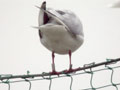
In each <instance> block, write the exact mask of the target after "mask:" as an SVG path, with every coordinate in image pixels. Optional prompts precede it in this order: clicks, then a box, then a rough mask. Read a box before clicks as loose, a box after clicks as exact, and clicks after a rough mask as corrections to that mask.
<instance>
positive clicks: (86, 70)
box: [0, 58, 120, 90]
mask: <svg viewBox="0 0 120 90" xmlns="http://www.w3.org/2000/svg"><path fill="white" fill-rule="evenodd" d="M117 62H120V58H118V59H107V61H105V62H101V63H97V64H95V63H90V64H85V65H84V66H83V67H79V68H76V69H73V71H71V72H67V73H66V72H64V71H65V70H64V71H61V72H59V75H56V74H51V73H50V72H49V73H46V72H43V73H42V74H29V73H30V72H29V71H27V75H12V74H5V75H3V74H2V75H0V84H7V85H8V90H10V89H11V86H10V83H17V82H27V83H29V90H31V87H32V81H38V80H49V81H50V83H49V90H51V85H52V80H53V79H56V78H63V77H69V78H70V80H71V81H70V86H69V87H70V90H72V84H73V76H75V75H81V74H90V75H91V77H90V81H89V82H90V86H91V87H90V88H86V89H80V90H98V89H102V88H106V87H110V86H113V87H115V88H116V90H118V85H120V83H115V82H113V75H114V70H115V69H117V68H120V65H119V66H114V67H110V65H111V64H116V63H117ZM102 65H104V68H102V69H97V70H93V68H95V67H98V66H102ZM104 70H108V71H111V78H110V82H111V84H108V85H104V86H100V87H95V86H94V84H93V81H94V79H93V77H94V75H95V73H97V72H100V71H104ZM16 79H21V80H16Z"/></svg>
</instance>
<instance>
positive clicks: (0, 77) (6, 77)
mask: <svg viewBox="0 0 120 90" xmlns="http://www.w3.org/2000/svg"><path fill="white" fill-rule="evenodd" d="M118 61H120V58H117V59H107V61H104V62H101V63H96V64H95V63H94V62H93V63H90V64H85V65H84V66H83V67H79V68H75V69H73V70H72V71H69V72H65V70H63V71H60V72H59V75H62V74H70V73H74V72H77V71H82V70H86V69H91V68H95V67H98V66H102V65H109V64H113V63H116V62H118ZM51 75H56V74H51V73H50V72H48V73H42V74H29V73H28V74H26V75H12V74H2V75H0V80H4V79H18V78H23V79H25V78H35V77H43V76H51Z"/></svg>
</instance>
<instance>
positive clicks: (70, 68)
mask: <svg viewBox="0 0 120 90" xmlns="http://www.w3.org/2000/svg"><path fill="white" fill-rule="evenodd" d="M71 56H72V53H71V50H69V61H70V66H69V70H72V63H71Z"/></svg>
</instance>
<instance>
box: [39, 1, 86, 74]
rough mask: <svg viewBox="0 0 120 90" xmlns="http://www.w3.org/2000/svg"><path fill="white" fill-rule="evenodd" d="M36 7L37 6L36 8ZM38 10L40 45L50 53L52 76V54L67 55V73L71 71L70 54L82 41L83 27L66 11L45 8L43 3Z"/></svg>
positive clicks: (53, 68)
mask: <svg viewBox="0 0 120 90" xmlns="http://www.w3.org/2000/svg"><path fill="white" fill-rule="evenodd" d="M37 7H38V6H37ZM38 8H39V9H40V12H39V18H38V23H39V26H38V27H37V28H38V29H39V36H40V41H41V43H42V44H43V45H44V46H45V47H46V48H47V49H48V50H50V51H51V52H52V72H51V73H52V74H59V73H58V72H56V70H55V63H54V57H55V55H54V53H57V54H69V60H70V66H69V70H67V72H71V71H73V69H72V64H71V53H72V52H74V51H76V50H77V49H78V48H79V47H80V46H81V45H82V44H83V41H84V34H83V27H82V24H81V21H80V20H79V18H78V17H77V16H76V15H75V14H74V13H73V12H71V11H68V10H54V9H51V8H46V2H45V1H44V2H43V3H42V5H41V7H38Z"/></svg>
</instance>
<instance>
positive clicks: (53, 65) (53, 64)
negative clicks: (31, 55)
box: [51, 51, 59, 75]
mask: <svg viewBox="0 0 120 90" xmlns="http://www.w3.org/2000/svg"><path fill="white" fill-rule="evenodd" d="M54 58H55V55H54V51H53V52H52V72H51V74H54V75H55V74H56V75H59V72H56V70H55V62H54Z"/></svg>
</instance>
